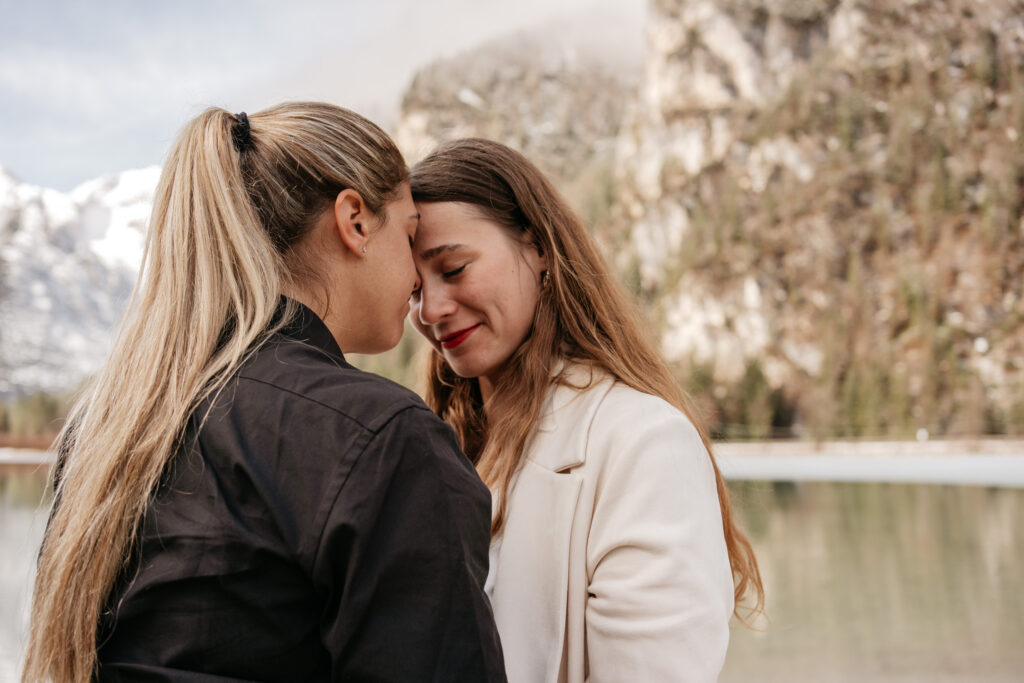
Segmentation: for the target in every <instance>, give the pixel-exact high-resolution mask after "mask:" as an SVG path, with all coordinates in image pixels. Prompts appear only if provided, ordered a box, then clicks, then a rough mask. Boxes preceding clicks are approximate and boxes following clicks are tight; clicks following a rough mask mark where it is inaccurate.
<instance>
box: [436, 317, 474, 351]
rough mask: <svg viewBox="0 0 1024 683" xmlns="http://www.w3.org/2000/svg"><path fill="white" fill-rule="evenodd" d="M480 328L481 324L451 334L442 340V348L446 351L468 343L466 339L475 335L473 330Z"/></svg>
mask: <svg viewBox="0 0 1024 683" xmlns="http://www.w3.org/2000/svg"><path fill="white" fill-rule="evenodd" d="M478 327H480V323H477V324H476V325H473V326H472V327H467V328H465V329H462V330H459V331H458V332H452V333H451V334H449V335H447V336H445V337H442V338H441V346H443V347H444V348H446V349H454V348H455V347H456V346H458V345H459V344H461V343H462V342H464V341H466V339H467V338H468V337H469V335H471V334H472V333H473V330H475V329H476V328H478Z"/></svg>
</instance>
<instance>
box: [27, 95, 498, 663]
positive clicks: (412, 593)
mask: <svg viewBox="0 0 1024 683" xmlns="http://www.w3.org/2000/svg"><path fill="white" fill-rule="evenodd" d="M417 224H418V216H417V212H416V209H415V207H414V205H413V203H412V199H411V196H410V194H409V185H408V171H407V169H406V166H405V163H404V161H403V159H402V157H401V155H400V153H399V152H398V150H397V149H396V147H395V146H394V144H393V143H392V141H391V140H390V139H389V138H388V137H387V135H385V134H384V133H383V132H382V131H381V130H380V129H379V128H378V127H377V126H375V125H373V124H372V123H370V122H369V121H367V120H365V119H363V118H362V117H360V116H358V115H356V114H354V113H352V112H350V111H347V110H345V109H341V108H338V107H334V106H330V105H326V104H317V103H294V104H286V105H281V106H277V107H273V108H271V109H268V110H266V111H263V112H260V113H258V114H254V115H252V116H251V117H249V116H246V115H245V114H238V115H234V114H231V113H229V112H226V111H223V110H220V109H210V110H208V111H206V112H205V113H203V114H202V115H200V116H199V117H197V118H196V119H195V120H193V121H191V122H190V123H189V124H188V125H187V126H186V127H185V129H184V130H183V132H182V133H181V135H180V137H179V138H178V140H177V142H176V143H175V144H174V146H173V148H172V150H171V153H170V157H169V160H168V162H167V164H166V166H165V168H164V172H163V175H162V177H161V180H160V184H159V187H158V189H157V194H156V201H155V205H154V209H153V215H152V220H151V222H150V230H149V238H148V243H147V250H146V260H145V265H144V267H143V271H142V275H141V276H140V280H139V284H138V287H137V289H136V292H135V294H134V297H133V302H132V304H131V306H130V311H129V313H128V314H127V317H126V320H125V322H124V323H123V326H122V329H121V332H120V334H119V337H118V339H117V341H116V343H115V346H114V349H113V351H112V352H111V355H110V358H109V360H108V362H107V364H106V366H105V367H104V368H103V370H102V371H101V372H100V374H99V375H98V377H97V378H96V380H95V382H94V383H93V385H92V387H91V388H90V389H89V391H88V392H87V393H86V395H85V396H84V398H83V399H82V401H81V402H80V403H79V404H78V406H77V408H76V409H75V411H74V413H73V415H72V417H71V419H70V420H69V425H70V426H69V427H68V428H67V429H65V431H64V433H63V434H62V437H61V444H62V449H61V450H62V453H61V458H60V461H61V464H60V474H59V477H58V483H57V485H56V501H57V502H56V503H55V506H54V510H53V512H52V515H51V519H50V523H49V526H48V528H47V532H46V536H45V539H44V542H43V548H42V552H41V557H40V560H39V571H38V576H37V579H36V585H35V595H34V600H33V613H32V625H31V636H30V643H29V648H28V654H27V663H26V667H25V670H24V680H25V681H32V682H35V681H44V680H52V681H61V682H63V681H74V682H78V681H89V680H103V681H108V680H109V681H136V680H147V681H151V680H152V681H155V680H160V681H171V680H173V681H186V680H187V681H228V680H232V681H236V680H260V681H329V680H375V681H378V680H379V681H427V680H446V681H447V680H465V681H484V680H504V672H503V668H502V659H501V650H500V645H499V643H498V640H497V636H496V633H495V630H494V624H493V618H492V616H491V612H490V607H489V604H488V602H487V598H486V596H485V594H484V586H483V583H484V579H485V577H486V573H487V544H488V529H489V521H490V499H489V496H488V493H487V489H486V487H484V485H483V484H482V483H481V482H480V480H479V478H478V477H477V476H476V474H475V472H474V471H473V468H472V466H471V465H470V464H469V462H468V460H466V458H465V456H464V455H463V454H462V453H461V452H460V451H459V448H458V445H457V443H456V441H455V437H454V435H453V434H452V433H451V430H450V429H449V428H448V427H447V426H446V425H444V424H443V423H442V422H441V421H440V420H439V419H437V417H436V416H435V415H433V414H432V413H431V412H430V411H429V410H428V409H427V408H426V406H425V405H424V404H423V403H422V401H420V400H419V399H418V398H417V397H416V396H414V395H413V394H412V393H411V392H408V391H406V390H404V389H402V388H401V387H398V386H397V385H395V384H392V383H390V382H388V381H386V380H384V379H382V378H380V377H376V376H374V375H369V374H366V373H363V372H360V371H358V370H356V369H355V368H353V367H352V366H351V365H349V364H348V363H347V362H346V361H345V357H344V353H346V352H350V351H351V352H360V353H374V352H379V351H382V350H385V349H388V348H390V347H392V346H394V345H395V344H396V343H397V342H398V340H399V338H400V336H401V334H402V329H403V321H404V318H405V315H406V313H407V311H408V299H409V294H410V292H412V291H413V290H414V289H416V288H417V287H418V278H417V274H416V271H415V268H414V265H413V261H412V255H411V250H410V244H411V242H412V240H413V237H414V236H415V233H416V229H417Z"/></svg>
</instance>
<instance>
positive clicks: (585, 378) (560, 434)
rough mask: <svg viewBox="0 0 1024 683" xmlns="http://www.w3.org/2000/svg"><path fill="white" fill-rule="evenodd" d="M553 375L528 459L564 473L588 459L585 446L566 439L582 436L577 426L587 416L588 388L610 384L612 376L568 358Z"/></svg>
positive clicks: (560, 362) (556, 368)
mask: <svg viewBox="0 0 1024 683" xmlns="http://www.w3.org/2000/svg"><path fill="white" fill-rule="evenodd" d="M552 378H553V379H552V385H551V388H550V389H549V390H548V396H547V399H546V400H545V402H544V407H543V408H542V409H541V416H540V419H539V420H538V421H537V429H536V432H535V433H534V436H533V439H532V440H531V442H530V445H529V446H528V447H527V451H528V454H527V458H528V459H529V460H530V461H531V462H533V463H534V464H536V465H539V466H540V467H543V468H545V469H548V470H551V471H553V472H564V471H566V470H569V469H572V468H573V467H577V466H579V465H582V464H583V462H584V461H585V449H584V448H581V447H576V446H575V445H574V444H571V443H568V442H566V441H567V440H568V439H570V438H571V437H573V436H577V435H579V430H577V429H574V427H575V426H577V425H579V424H580V423H581V421H583V420H585V419H586V416H585V413H586V411H587V407H588V406H589V404H590V403H591V401H588V400H587V397H588V395H589V394H590V392H589V391H588V390H589V389H592V388H594V387H596V386H597V385H598V384H607V385H608V387H610V386H611V382H612V378H611V376H610V375H608V373H607V372H605V371H604V370H602V369H601V368H598V367H595V366H592V365H586V364H582V363H572V362H567V361H559V363H558V364H557V365H556V366H555V369H554V371H553V372H552ZM603 393H604V392H601V394H603ZM584 436H585V435H584Z"/></svg>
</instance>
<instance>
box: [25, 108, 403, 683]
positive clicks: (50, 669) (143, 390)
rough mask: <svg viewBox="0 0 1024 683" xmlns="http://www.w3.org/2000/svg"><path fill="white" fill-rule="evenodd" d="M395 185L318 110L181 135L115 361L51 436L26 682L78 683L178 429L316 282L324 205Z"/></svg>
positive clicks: (357, 130)
mask: <svg viewBox="0 0 1024 683" xmlns="http://www.w3.org/2000/svg"><path fill="white" fill-rule="evenodd" d="M407 178H408V169H407V168H406V165H405V161H404V160H403V159H402V155H401V154H400V153H399V151H398V149H397V148H396V147H395V145H394V143H393V142H392V141H391V139H390V138H389V137H388V136H387V135H386V134H385V133H384V132H383V131H382V130H381V129H380V128H378V127H377V126H376V125H374V124H373V123H371V122H370V121H367V120H366V119H364V118H363V117H361V116H359V115H358V114H355V113H353V112H351V111H348V110H345V109H341V108H339V107H335V106H332V105H328V104H321V103H313V102H296V103H290V104H284V105H279V106H277V107H273V108H271V109H267V110H265V111H263V112H260V113H257V114H253V115H252V116H251V117H244V116H242V115H239V116H235V115H233V114H231V113H229V112H227V111H224V110H222V109H208V110H207V111H205V112H204V113H203V114H201V115H200V116H198V117H197V118H195V119H194V120H192V121H191V122H190V123H188V124H187V125H186V126H185V128H184V130H183V131H182V132H181V134H180V135H179V137H178V139H177V141H176V142H175V144H174V146H173V147H172V149H171V153H170V156H169V159H168V161H167V163H166V165H165V166H164V170H163V174H162V175H161V178H160V182H159V185H158V187H157V191H156V197H155V201H154V206H153V213H152V217H151V220H150V226H149V233H148V237H147V242H146V252H145V260H144V264H143V268H142V272H141V273H140V275H139V280H138V282H137V284H136V287H135V291H134V293H133V294H132V301H131V303H130V304H129V309H128V313H127V314H126V316H125V319H124V321H123V322H122V325H121V329H120V332H119V334H118V336H117V339H116V341H115V343H114V347H113V350H112V351H111V353H110V357H109V359H108V360H107V363H106V365H105V366H104V368H103V369H102V370H101V371H100V373H99V374H98V375H97V377H96V378H95V380H94V381H93V383H92V385H91V386H90V387H89V389H88V390H87V391H86V392H85V394H84V395H83V397H82V399H81V400H80V401H79V403H78V404H77V406H76V407H75V408H74V410H73V411H72V415H71V417H70V419H69V420H68V426H67V427H66V428H65V429H64V431H63V433H62V434H61V435H60V437H59V438H58V442H59V443H60V444H61V455H60V461H61V463H60V470H61V473H60V476H59V481H58V482H57V484H56V496H55V500H56V502H55V504H54V509H53V512H52V516H51V519H50V523H49V525H48V527H47V530H46V535H45V539H44V541H43V548H42V552H41V554H40V558H39V567H38V573H37V576H36V582H35V593H34V596H33V603H32V623H31V628H30V636H29V644H28V652H27V658H26V663H25V669H24V672H23V674H22V678H23V680H24V681H32V682H35V681H44V680H53V681H60V682H61V683H63V682H65V681H70V682H78V681H88V680H90V679H91V678H92V676H93V674H94V671H95V668H96V646H97V642H96V639H97V630H98V625H99V618H100V614H101V610H102V609H103V608H104V605H105V604H106V602H107V600H108V599H109V596H110V593H111V590H112V588H113V585H114V582H115V580H116V578H117V576H118V574H119V572H121V571H122V570H123V569H124V568H125V567H126V566H127V563H128V562H129V558H130V556H131V554H132V551H133V546H134V543H135V538H136V533H137V530H138V526H139V522H140V520H141V518H142V515H143V513H144V511H145V510H146V508H147V506H148V504H149V501H150V499H151V497H152V495H153V493H154V490H155V488H156V486H157V484H158V482H159V480H160V476H161V474H162V473H163V472H164V470H165V468H166V466H167V464H168V463H169V462H170V461H171V459H172V457H173V456H174V453H175V452H176V446H177V443H178V441H179V439H180V438H181V436H182V431H183V428H184V426H185V424H186V421H187V420H188V418H189V416H190V415H191V414H192V412H193V411H194V410H195V409H196V406H197V405H198V404H199V403H200V402H202V401H203V400H204V399H206V398H208V397H210V396H211V395H212V394H214V393H216V392H217V391H219V390H220V388H221V387H223V385H224V383H225V382H226V381H227V379H228V378H229V377H230V376H231V374H232V373H233V372H234V371H235V370H236V369H237V368H238V366H239V365H240V363H242V362H243V360H244V359H245V358H246V357H247V355H248V354H250V353H252V351H253V350H254V349H255V348H256V347H258V346H259V344H260V343H262V341H264V340H266V339H267V338H268V337H269V336H270V334H272V333H273V332H274V331H275V330H276V329H277V328H278V327H280V325H283V324H284V323H286V322H287V321H288V318H289V317H290V314H291V313H292V312H293V311H288V312H286V313H285V315H284V317H283V318H282V319H281V320H279V321H278V322H277V323H276V324H275V323H273V320H274V315H275V309H276V308H277V307H278V305H279V301H280V295H281V294H282V293H283V292H284V291H286V290H288V289H289V288H292V287H296V286H298V287H303V286H305V287H307V288H308V286H310V284H316V283H315V282H314V283H305V282H303V281H304V280H307V279H309V278H314V279H315V278H316V267H315V265H316V262H315V261H313V262H312V263H313V266H312V267H310V266H309V262H310V259H309V255H307V254H305V251H306V249H305V248H303V247H302V244H303V242H302V238H303V236H304V235H306V234H307V233H308V231H309V230H310V228H311V226H312V225H313V224H314V223H315V221H316V220H317V219H318V217H319V216H320V215H321V214H322V212H323V211H325V210H327V209H328V207H330V206H331V205H332V202H333V201H334V198H335V197H336V196H337V194H338V193H339V192H340V191H342V190H343V189H355V190H356V191H357V192H359V193H360V195H361V196H362V198H363V200H364V202H365V203H366V205H367V207H368V208H369V209H370V210H371V211H372V212H373V213H377V214H378V215H381V209H382V208H383V207H384V205H385V204H386V203H387V202H388V201H389V200H390V199H391V198H392V197H393V196H394V195H395V194H396V193H397V190H398V188H399V186H400V185H401V183H402V182H403V181H404V180H406V179H407ZM303 264H305V265H303Z"/></svg>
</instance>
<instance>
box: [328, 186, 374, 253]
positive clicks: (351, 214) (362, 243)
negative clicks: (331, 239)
mask: <svg viewBox="0 0 1024 683" xmlns="http://www.w3.org/2000/svg"><path fill="white" fill-rule="evenodd" d="M370 218H371V214H370V211H369V209H367V208H366V204H365V203H364V202H363V198H362V197H361V196H360V195H359V193H358V192H356V191H355V190H351V189H348V190H342V191H341V192H339V193H338V196H337V197H336V198H335V199H334V223H335V229H336V230H337V231H338V236H339V237H341V241H342V243H343V244H344V245H345V246H346V247H347V248H348V249H349V251H351V252H352V253H353V254H355V255H356V256H357V257H358V258H362V257H363V256H365V255H366V238H367V236H368V235H369V225H370Z"/></svg>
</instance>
